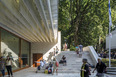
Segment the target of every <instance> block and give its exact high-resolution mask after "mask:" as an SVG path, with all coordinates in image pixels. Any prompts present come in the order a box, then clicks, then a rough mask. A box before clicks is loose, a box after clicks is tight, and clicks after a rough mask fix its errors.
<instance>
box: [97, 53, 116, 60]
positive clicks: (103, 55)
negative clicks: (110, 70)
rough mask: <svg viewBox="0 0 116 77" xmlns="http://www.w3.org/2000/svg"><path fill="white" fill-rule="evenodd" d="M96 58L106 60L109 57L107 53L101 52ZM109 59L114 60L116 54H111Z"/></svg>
mask: <svg viewBox="0 0 116 77" xmlns="http://www.w3.org/2000/svg"><path fill="white" fill-rule="evenodd" d="M98 56H99V57H101V58H108V57H109V53H106V52H101V53H98ZM111 59H116V52H115V53H114V52H111Z"/></svg>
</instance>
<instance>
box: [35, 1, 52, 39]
mask: <svg viewBox="0 0 116 77" xmlns="http://www.w3.org/2000/svg"><path fill="white" fill-rule="evenodd" d="M34 2H35V4H36V7H37V9H38V12H39V14H40V16H41V18H42V20H43V21H44V22H45V28H46V29H47V33H48V35H49V39H50V41H52V38H51V33H50V28H49V25H48V22H47V18H46V15H45V11H44V7H43V4H42V1H41V0H34Z"/></svg>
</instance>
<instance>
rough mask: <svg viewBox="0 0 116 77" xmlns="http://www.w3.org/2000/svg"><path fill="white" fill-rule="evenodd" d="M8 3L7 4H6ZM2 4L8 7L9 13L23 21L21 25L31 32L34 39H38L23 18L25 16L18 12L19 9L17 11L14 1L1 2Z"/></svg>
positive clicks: (2, 0)
mask: <svg viewBox="0 0 116 77" xmlns="http://www.w3.org/2000/svg"><path fill="white" fill-rule="evenodd" d="M5 1H7V2H5ZM1 2H2V4H3V5H4V6H6V7H7V8H8V9H9V11H10V12H11V13H12V14H13V15H14V16H15V17H16V18H17V19H19V20H20V21H21V23H22V24H23V25H24V26H25V27H26V28H27V29H28V30H29V31H30V34H34V35H33V37H32V38H35V39H38V38H37V35H36V34H35V33H34V32H33V31H32V28H30V27H29V24H28V22H27V21H26V20H25V19H24V18H23V16H22V15H21V14H20V13H19V12H18V9H16V7H14V6H16V3H13V0H1Z"/></svg>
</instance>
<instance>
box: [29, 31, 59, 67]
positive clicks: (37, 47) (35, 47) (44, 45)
mask: <svg viewBox="0 0 116 77" xmlns="http://www.w3.org/2000/svg"><path fill="white" fill-rule="evenodd" d="M56 46H57V47H58V49H59V53H60V52H61V32H58V41H57V42H56V43H55V42H50V43H49V42H34V43H31V65H32V63H33V53H43V59H45V60H48V56H49V55H50V52H53V51H54V48H56Z"/></svg>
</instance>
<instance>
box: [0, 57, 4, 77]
mask: <svg viewBox="0 0 116 77" xmlns="http://www.w3.org/2000/svg"><path fill="white" fill-rule="evenodd" d="M0 71H1V73H2V76H3V77H4V76H5V61H4V60H3V57H0Z"/></svg>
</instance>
